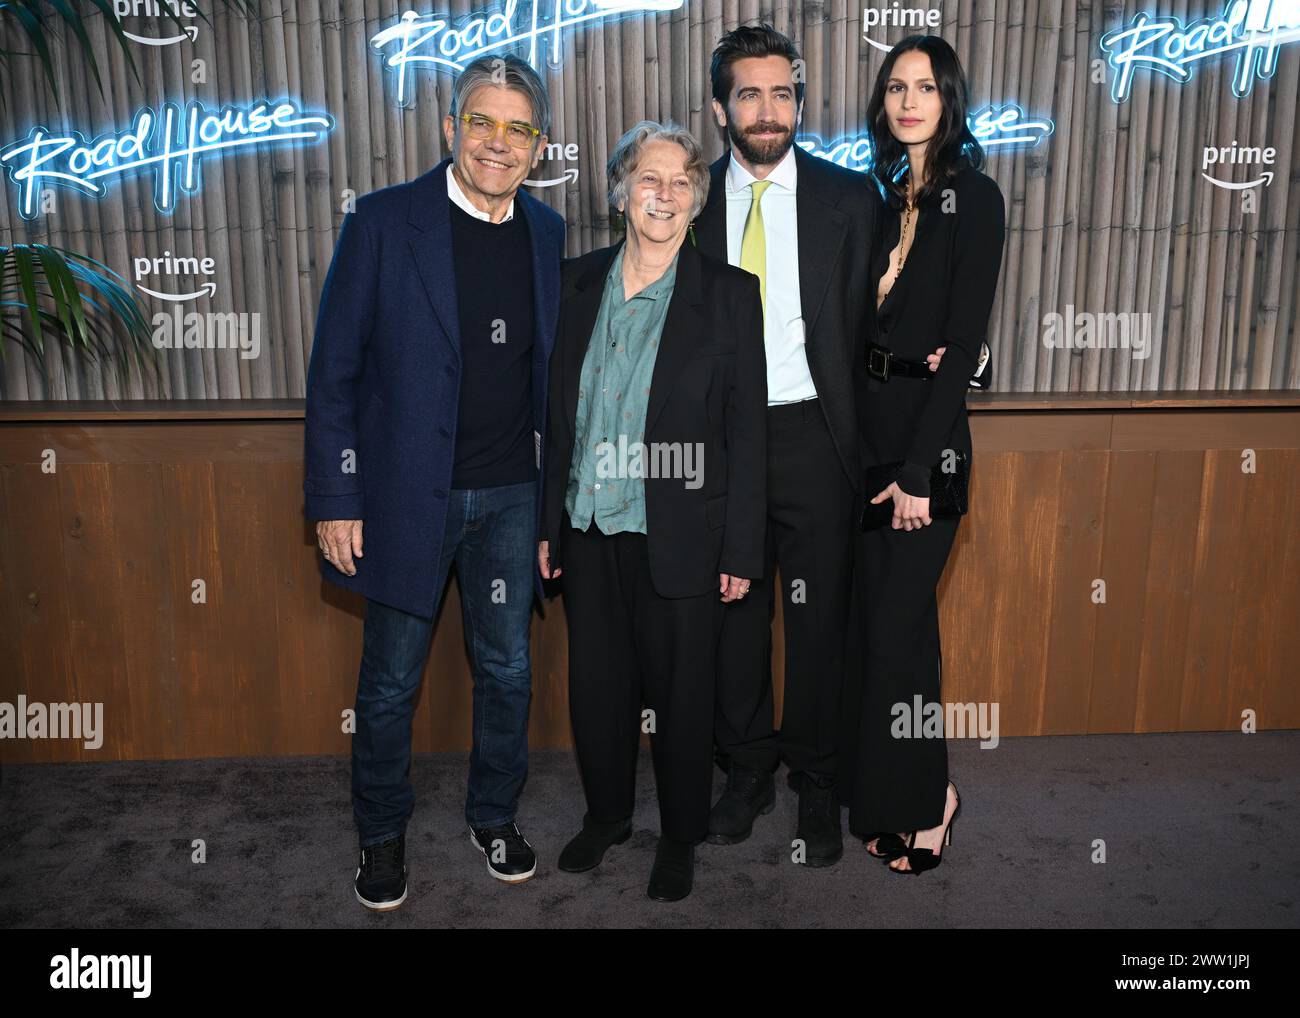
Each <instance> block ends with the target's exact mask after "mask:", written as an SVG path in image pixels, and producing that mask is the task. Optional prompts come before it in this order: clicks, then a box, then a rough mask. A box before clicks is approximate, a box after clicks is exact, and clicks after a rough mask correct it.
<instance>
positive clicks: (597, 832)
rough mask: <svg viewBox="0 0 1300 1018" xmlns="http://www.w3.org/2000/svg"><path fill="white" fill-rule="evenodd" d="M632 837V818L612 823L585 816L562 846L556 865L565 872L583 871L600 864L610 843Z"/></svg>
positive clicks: (618, 843)
mask: <svg viewBox="0 0 1300 1018" xmlns="http://www.w3.org/2000/svg"><path fill="white" fill-rule="evenodd" d="M630 837H632V820H631V818H628V819H627V820H619V821H616V822H614V823H608V824H600V823H591V822H589V821H587V820H586V819H585V818H584V819H583V822H582V830H580V831H579V832H578V833H577V835H576V836H575V837H574V838H573V840H572V841H570V842H569V843H568V844H567V845H565V846H564V851H562V852H561V853H560V858H559V860H558V861H557V862H556V865H557V866H559V868H560V869H562V870H564V872H565V873H585V872H586V871H587V870H592V869H595V868H596V867H597V866H599V865H600V862H601V860H602V859H604V858H605V853H606V852H607V851H608V850H609V848H610V846H611V845H621V844H623V842H625V841H627V839H628V838H630Z"/></svg>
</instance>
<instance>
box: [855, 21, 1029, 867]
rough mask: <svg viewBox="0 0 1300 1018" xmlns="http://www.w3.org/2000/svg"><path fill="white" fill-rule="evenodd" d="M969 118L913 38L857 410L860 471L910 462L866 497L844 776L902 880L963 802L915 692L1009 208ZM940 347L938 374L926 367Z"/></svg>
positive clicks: (934, 624) (884, 139)
mask: <svg viewBox="0 0 1300 1018" xmlns="http://www.w3.org/2000/svg"><path fill="white" fill-rule="evenodd" d="M967 107H968V100H967V88H966V82H965V78H964V76H963V74H962V70H961V65H960V63H959V62H958V60H957V55H956V54H955V53H954V52H953V50H952V48H951V47H950V46H949V45H948V44H947V43H946V42H944V41H943V40H942V39H940V38H938V37H937V36H920V35H917V36H911V37H909V38H907V39H904V40H903V41H902V42H900V43H899V44H898V45H897V46H895V47H894V48H893V49H892V50H891V51H890V53H889V55H888V56H887V57H886V58H885V62H884V65H883V66H882V67H881V69H880V74H879V75H878V77H877V79H876V84H875V89H874V91H873V93H872V97H871V102H870V105H869V107H868V111H867V116H868V122H869V123H870V124H871V128H872V132H873V135H874V144H875V163H874V168H873V171H872V173H873V176H874V178H875V183H876V184H877V185H878V186H879V187H880V189H881V190H882V191H883V193H884V195H885V199H886V208H885V211H884V215H883V216H882V217H881V219H882V222H881V225H880V228H879V230H878V232H877V236H876V242H875V244H874V246H873V250H872V262H871V274H870V280H871V283H872V285H874V286H875V287H876V294H875V298H876V302H877V307H878V312H877V316H876V317H877V321H876V332H875V334H874V335H873V336H872V337H870V345H869V348H868V351H867V368H868V370H867V371H866V372H864V373H862V375H861V377H860V378H859V379H858V394H857V396H858V398H857V406H858V416H859V424H860V428H861V438H862V448H863V450H864V455H865V460H864V465H865V466H866V467H868V468H870V467H872V466H877V465H881V464H889V463H899V462H901V463H902V466H901V468H900V469H898V470H897V472H896V473H895V474H894V477H895V478H896V479H895V480H894V481H892V482H891V483H889V484H888V486H887V487H884V489H883V490H881V491H879V492H878V493H877V492H874V491H873V492H869V493H868V495H867V497H868V498H870V497H871V496H872V495H874V496H875V497H874V499H872V501H873V502H874V503H878V504H883V503H884V502H886V501H887V500H889V499H892V500H893V518H892V520H891V522H890V523H889V524H886V525H885V526H883V527H880V528H878V529H874V530H868V531H865V532H862V533H860V534H859V535H858V542H857V563H856V565H857V570H856V572H857V583H858V588H857V595H856V596H857V603H858V605H859V606H860V611H859V614H858V615H857V616H856V617H857V618H859V619H861V620H862V625H861V630H860V633H859V636H860V638H861V639H862V641H863V643H864V646H863V647H862V648H860V650H861V652H862V656H861V660H862V664H863V670H862V675H861V682H860V684H859V683H856V682H851V683H849V688H850V692H849V693H848V695H847V702H846V706H847V716H846V723H847V724H848V725H850V726H851V727H853V728H855V731H854V732H853V734H852V736H851V737H849V738H847V739H846V740H845V743H844V750H843V751H844V753H845V755H846V756H847V757H848V758H849V759H848V760H847V761H846V764H847V767H845V768H844V769H843V770H842V773H843V774H845V775H847V776H848V777H849V780H850V781H851V788H849V789H846V793H847V798H848V800H849V805H850V814H849V829H850V830H851V831H853V832H854V833H855V834H857V835H858V836H860V837H862V838H863V839H864V840H866V842H867V850H868V851H869V852H871V854H872V855H875V856H877V857H878V858H882V859H887V860H889V867H890V868H891V869H892V870H894V871H895V872H899V873H913V874H916V873H921V872H924V871H925V870H927V869H932V868H933V867H935V866H937V865H939V862H940V859H941V855H940V853H941V850H942V846H943V845H944V844H946V843H947V837H948V832H949V827H950V825H951V823H952V821H953V818H954V817H955V816H956V813H957V810H958V808H959V806H960V800H959V798H958V795H957V789H956V787H955V786H954V785H953V784H952V783H951V782H949V781H948V753H947V748H946V746H945V744H944V740H943V738H942V737H941V736H940V737H922V738H917V737H915V732H914V722H913V718H912V715H913V714H915V711H916V704H915V701H914V697H917V696H918V695H919V697H920V700H921V702H922V704H924V705H929V704H940V705H941V703H942V702H941V700H940V669H941V662H940V653H939V609H938V600H937V598H936V595H935V588H936V586H937V585H938V583H939V578H940V576H941V575H942V574H943V570H944V566H945V564H946V563H947V561H948V553H949V551H950V550H951V549H952V544H953V540H954V538H955V537H956V534H957V524H958V520H959V517H954V518H946V519H945V518H932V517H931V516H930V512H929V510H930V499H929V495H930V475H931V470H932V468H934V467H935V466H936V465H939V464H940V463H941V461H946V462H947V464H948V466H949V467H950V468H951V467H952V465H953V464H952V454H951V453H946V452H945V451H946V450H962V451H964V452H965V453H966V455H967V456H969V454H970V448H971V440H970V428H969V426H968V425H967V420H966V405H965V391H966V385H967V381H968V380H969V379H970V378H971V376H972V375H973V374H974V373H975V369H976V359H977V357H978V355H979V351H980V346H981V344H982V342H983V341H984V338H985V333H986V330H987V327H988V320H989V312H990V310H991V308H992V305H993V295H994V291H995V290H996V288H997V281H998V273H999V269H1000V266H1001V262H1002V245H1003V233H1004V216H1005V206H1004V203H1003V199H1002V193H1001V192H1000V191H999V190H998V186H997V184H996V183H994V182H993V180H991V179H990V178H989V177H987V176H986V175H984V174H983V173H981V172H980V170H979V168H980V167H981V166H982V165H983V152H982V150H981V149H980V146H979V144H978V143H977V142H976V140H975V138H974V136H973V135H972V134H971V132H970V129H969V127H968V126H967V121H966V117H967ZM944 345H946V347H947V352H946V355H945V356H944V357H943V359H942V361H941V362H940V365H939V368H938V371H937V372H935V373H934V374H933V375H931V373H930V372H929V371H928V370H926V369H925V357H926V355H927V354H929V353H930V352H931V351H932V350H934V349H935V347H936V346H944ZM896 705H902V709H905V711H906V714H903V715H901V717H900V708H899V707H898V706H896ZM940 709H942V707H941V706H940ZM931 710H933V708H931ZM904 722H906V723H904ZM898 735H901V736H903V737H896V736H898Z"/></svg>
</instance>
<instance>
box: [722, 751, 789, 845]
mask: <svg viewBox="0 0 1300 1018" xmlns="http://www.w3.org/2000/svg"><path fill="white" fill-rule="evenodd" d="M775 808H776V781H775V779H774V778H773V777H772V775H771V774H769V773H767V772H765V771H754V770H750V769H749V768H748V767H742V766H741V765H740V764H738V763H736V762H735V761H734V760H733V761H732V763H731V770H729V771H728V772H727V787H726V788H725V789H723V792H722V795H721V796H720V797H719V798H718V801H717V802H716V803H715V804H714V806H713V809H712V810H711V811H710V812H709V834H708V837H706V838H705V840H706V841H707V842H709V844H711V845H736V844H739V843H740V842H742V841H744V840H745V839H746V838H748V837H749V835H750V834H751V833H752V832H753V830H754V820H755V818H756V817H758V816H759V814H762V813H771V812H772V810H774V809H775Z"/></svg>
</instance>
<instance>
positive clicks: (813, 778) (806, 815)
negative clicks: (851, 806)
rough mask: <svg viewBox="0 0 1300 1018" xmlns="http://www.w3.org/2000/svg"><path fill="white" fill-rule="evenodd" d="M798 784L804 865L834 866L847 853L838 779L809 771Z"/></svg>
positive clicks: (799, 834) (799, 833) (800, 836)
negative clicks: (837, 787) (842, 831)
mask: <svg viewBox="0 0 1300 1018" xmlns="http://www.w3.org/2000/svg"><path fill="white" fill-rule="evenodd" d="M798 785H799V829H798V830H797V831H796V833H795V837H797V838H799V839H800V840H802V841H803V845H804V865H805V866H813V867H818V866H832V865H834V864H835V863H837V862H839V861H840V856H842V855H843V854H844V838H843V835H842V834H841V833H840V797H839V794H838V793H837V792H836V790H835V778H834V776H833V775H828V774H814V773H812V772H810V771H807V772H804V773H803V774H802V775H800V778H799V781H798Z"/></svg>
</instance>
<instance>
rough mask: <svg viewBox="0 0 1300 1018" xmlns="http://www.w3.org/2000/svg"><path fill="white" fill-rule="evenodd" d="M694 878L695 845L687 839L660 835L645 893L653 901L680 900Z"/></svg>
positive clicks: (686, 893) (689, 889)
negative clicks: (674, 838) (648, 884)
mask: <svg viewBox="0 0 1300 1018" xmlns="http://www.w3.org/2000/svg"><path fill="white" fill-rule="evenodd" d="M694 879H695V846H694V845H693V844H691V843H690V842H689V841H673V840H672V839H671V838H664V837H660V839H659V845H658V847H657V848H656V849H655V865H654V869H652V870H651V871H650V887H649V888H648V889H647V891H646V893H647V894H648V895H649V896H650V897H651V898H653V899H654V900H655V901H681V900H682V899H683V898H685V897H686V896H687V895H688V894H690V893H691V885H692V883H693V882H694Z"/></svg>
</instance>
